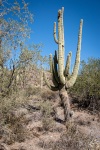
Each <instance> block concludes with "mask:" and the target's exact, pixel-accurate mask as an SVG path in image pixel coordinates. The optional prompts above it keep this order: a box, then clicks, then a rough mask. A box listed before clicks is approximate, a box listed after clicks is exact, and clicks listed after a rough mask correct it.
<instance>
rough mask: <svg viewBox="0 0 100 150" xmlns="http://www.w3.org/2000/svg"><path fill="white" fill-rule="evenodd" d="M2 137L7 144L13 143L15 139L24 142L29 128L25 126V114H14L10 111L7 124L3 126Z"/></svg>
mask: <svg viewBox="0 0 100 150" xmlns="http://www.w3.org/2000/svg"><path fill="white" fill-rule="evenodd" d="M2 131H3V134H2V138H3V142H4V143H7V144H12V143H14V142H15V141H17V142H23V141H24V140H25V139H26V137H27V133H28V130H27V129H26V127H25V118H24V116H17V117H16V116H14V115H12V113H9V114H8V115H7V116H6V120H5V126H3V127H2Z"/></svg>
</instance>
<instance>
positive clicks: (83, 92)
mask: <svg viewBox="0 0 100 150" xmlns="http://www.w3.org/2000/svg"><path fill="white" fill-rule="evenodd" d="M70 93H71V95H72V96H73V97H74V99H76V101H77V102H78V103H79V106H81V107H85V108H87V107H88V108H89V109H91V110H100V59H94V58H90V59H88V62H87V63H86V62H85V61H82V62H81V70H80V73H79V76H78V78H77V81H76V83H75V85H74V86H73V87H72V88H71V90H70Z"/></svg>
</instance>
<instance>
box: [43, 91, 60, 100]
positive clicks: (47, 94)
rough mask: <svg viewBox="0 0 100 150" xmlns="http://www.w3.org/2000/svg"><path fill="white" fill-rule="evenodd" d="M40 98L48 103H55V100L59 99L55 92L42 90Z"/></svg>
mask: <svg viewBox="0 0 100 150" xmlns="http://www.w3.org/2000/svg"><path fill="white" fill-rule="evenodd" d="M41 97H42V99H44V100H50V101H54V102H55V101H56V99H57V98H58V97H59V96H58V93H57V92H53V91H50V90H47V89H45V90H43V91H41Z"/></svg>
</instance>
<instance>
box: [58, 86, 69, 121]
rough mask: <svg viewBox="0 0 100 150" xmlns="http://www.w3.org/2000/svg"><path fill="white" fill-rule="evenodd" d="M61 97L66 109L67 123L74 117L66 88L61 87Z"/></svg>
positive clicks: (65, 118)
mask: <svg viewBox="0 0 100 150" xmlns="http://www.w3.org/2000/svg"><path fill="white" fill-rule="evenodd" d="M59 96H60V99H61V105H62V107H63V109H64V121H65V122H67V121H69V120H70V118H71V116H72V112H71V108H70V101H69V97H68V93H67V91H66V89H65V86H60V89H59Z"/></svg>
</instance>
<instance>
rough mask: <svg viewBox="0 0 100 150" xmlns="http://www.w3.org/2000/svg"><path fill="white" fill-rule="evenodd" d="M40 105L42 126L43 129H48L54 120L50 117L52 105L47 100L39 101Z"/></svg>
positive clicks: (51, 126)
mask: <svg viewBox="0 0 100 150" xmlns="http://www.w3.org/2000/svg"><path fill="white" fill-rule="evenodd" d="M40 107H41V112H42V126H43V129H44V130H46V131H48V130H50V129H51V128H53V126H54V120H53V118H52V117H51V112H52V107H51V104H50V102H49V101H44V102H41V104H40Z"/></svg>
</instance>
